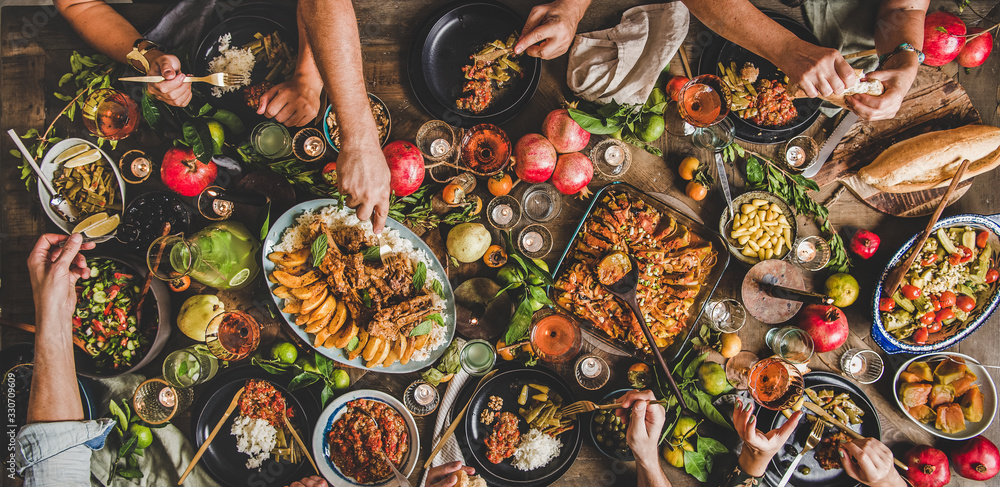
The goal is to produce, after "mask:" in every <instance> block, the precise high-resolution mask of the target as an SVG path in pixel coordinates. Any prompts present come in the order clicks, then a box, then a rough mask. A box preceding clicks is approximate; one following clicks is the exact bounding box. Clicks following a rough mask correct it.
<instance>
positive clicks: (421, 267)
mask: <svg viewBox="0 0 1000 487" xmlns="http://www.w3.org/2000/svg"><path fill="white" fill-rule="evenodd" d="M426 280H427V265H426V264H424V263H423V262H417V270H415V271H413V288H414V289H416V290H417V291H419V290H421V289H423V288H424V282H425V281H426Z"/></svg>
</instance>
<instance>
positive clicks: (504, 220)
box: [490, 203, 514, 226]
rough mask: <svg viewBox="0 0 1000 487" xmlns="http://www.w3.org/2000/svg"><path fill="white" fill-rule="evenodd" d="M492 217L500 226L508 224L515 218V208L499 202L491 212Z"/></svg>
mask: <svg viewBox="0 0 1000 487" xmlns="http://www.w3.org/2000/svg"><path fill="white" fill-rule="evenodd" d="M490 218H492V219H493V223H494V224H496V225H499V226H503V225H506V224H508V223H510V221H511V220H513V219H514V209H513V208H511V207H510V205H506V204H502V203H501V204H499V205H497V206H496V208H493V212H492V213H490Z"/></svg>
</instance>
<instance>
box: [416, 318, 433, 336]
mask: <svg viewBox="0 0 1000 487" xmlns="http://www.w3.org/2000/svg"><path fill="white" fill-rule="evenodd" d="M431 326H434V323H433V322H431V321H425V322H423V323H421V324H419V325H417V326H415V327H413V329H412V330H410V336H411V337H418V336H423V335H426V334H428V333H430V332H431Z"/></svg>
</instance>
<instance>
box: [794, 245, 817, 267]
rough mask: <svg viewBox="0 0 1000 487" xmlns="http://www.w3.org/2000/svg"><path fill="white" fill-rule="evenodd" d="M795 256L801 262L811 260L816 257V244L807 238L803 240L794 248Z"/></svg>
mask: <svg viewBox="0 0 1000 487" xmlns="http://www.w3.org/2000/svg"><path fill="white" fill-rule="evenodd" d="M795 256H796V257H797V258H798V259H799V260H800V261H802V262H812V261H813V259H815V258H816V245H815V244H814V243H812V242H810V241H808V240H803V241H802V242H801V243H799V246H798V247H797V248H796V249H795Z"/></svg>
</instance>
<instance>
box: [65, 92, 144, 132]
mask: <svg viewBox="0 0 1000 487" xmlns="http://www.w3.org/2000/svg"><path fill="white" fill-rule="evenodd" d="M80 112H81V114H82V115H83V125H84V126H85V127H87V130H89V131H90V133H91V134H93V135H95V136H97V137H101V138H104V139H108V140H119V139H124V138H125V137H128V136H129V135H130V134H131V133H132V132H133V131H135V128H136V127H137V126H138V125H139V105H137V104H136V103H135V102H134V101H132V99H131V98H129V96H128V95H126V94H125V93H122V92H120V91H118V90H115V89H113V88H103V89H100V90H95V91H94V92H93V93H91V94H90V95H88V96H87V99H86V101H84V102H83V109H82V110H81V111H80Z"/></svg>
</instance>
